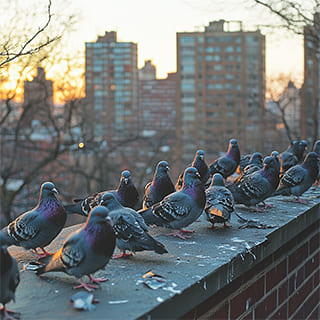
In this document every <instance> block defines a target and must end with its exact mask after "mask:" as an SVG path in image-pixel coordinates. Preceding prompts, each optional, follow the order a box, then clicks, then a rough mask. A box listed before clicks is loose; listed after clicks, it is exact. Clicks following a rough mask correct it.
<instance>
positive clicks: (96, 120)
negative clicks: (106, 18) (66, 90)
mask: <svg viewBox="0 0 320 320" xmlns="http://www.w3.org/2000/svg"><path fill="white" fill-rule="evenodd" d="M85 59H86V62H85V91H86V99H87V101H88V103H89V106H90V107H91V109H92V112H91V114H89V115H88V117H90V121H92V125H93V133H94V135H95V136H104V137H107V138H109V139H114V138H116V139H121V138H124V137H128V136H132V134H137V132H138V128H139V126H138V68H137V44H136V43H133V42H118V41H117V33H116V32H115V31H111V32H105V35H103V36H99V37H98V39H97V41H96V42H87V43H86V44H85Z"/></svg>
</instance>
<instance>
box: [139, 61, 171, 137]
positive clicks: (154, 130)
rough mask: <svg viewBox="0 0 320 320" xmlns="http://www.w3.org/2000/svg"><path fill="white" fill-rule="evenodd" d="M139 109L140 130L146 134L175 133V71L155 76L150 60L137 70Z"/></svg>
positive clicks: (164, 134)
mask: <svg viewBox="0 0 320 320" xmlns="http://www.w3.org/2000/svg"><path fill="white" fill-rule="evenodd" d="M139 109H140V119H141V130H143V132H145V133H146V134H148V133H149V134H157V135H158V136H163V137H164V136H166V137H168V138H169V137H171V138H172V137H173V136H174V135H175V110H176V73H168V75H167V78H164V79H157V78H156V67H155V66H154V65H152V63H151V61H150V60H147V61H145V65H144V66H143V67H142V68H141V69H140V70H139Z"/></svg>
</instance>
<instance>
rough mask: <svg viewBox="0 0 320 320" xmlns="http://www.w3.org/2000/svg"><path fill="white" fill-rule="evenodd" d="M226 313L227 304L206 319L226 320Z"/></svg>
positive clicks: (227, 310) (227, 309) (227, 311)
mask: <svg viewBox="0 0 320 320" xmlns="http://www.w3.org/2000/svg"><path fill="white" fill-rule="evenodd" d="M228 313H229V304H226V305H224V306H222V307H221V308H220V309H219V310H217V311H216V312H215V313H214V314H213V315H212V316H210V317H209V318H208V319H228Z"/></svg>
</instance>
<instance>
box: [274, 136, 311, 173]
mask: <svg viewBox="0 0 320 320" xmlns="http://www.w3.org/2000/svg"><path fill="white" fill-rule="evenodd" d="M307 147H308V144H307V142H306V141H305V140H294V141H292V142H291V144H290V145H289V146H288V148H287V150H285V151H283V152H281V153H280V157H279V159H280V165H281V172H282V173H283V172H286V171H287V170H288V169H289V168H291V167H293V166H295V165H296V164H298V163H299V162H301V160H302V158H303V153H304V151H305V150H306V149H307Z"/></svg>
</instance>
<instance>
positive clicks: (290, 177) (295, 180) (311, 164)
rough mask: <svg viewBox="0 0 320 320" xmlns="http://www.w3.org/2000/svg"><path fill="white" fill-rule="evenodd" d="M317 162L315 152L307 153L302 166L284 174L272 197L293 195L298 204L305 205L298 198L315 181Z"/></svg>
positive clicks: (317, 158)
mask: <svg viewBox="0 0 320 320" xmlns="http://www.w3.org/2000/svg"><path fill="white" fill-rule="evenodd" d="M318 160H319V156H318V155H317V154H316V153H315V152H309V153H308V154H307V155H306V158H305V160H304V161H303V163H302V164H297V165H295V166H293V167H291V168H290V169H289V170H287V171H286V172H285V173H284V175H283V176H282V177H281V180H280V183H279V187H278V189H277V191H276V192H275V193H274V195H275V196H276V195H284V196H290V195H293V196H295V197H297V201H298V202H301V203H306V202H305V201H304V200H303V199H300V196H301V195H302V194H303V193H304V192H305V191H307V190H308V189H309V188H310V187H311V186H312V184H313V183H314V182H315V181H316V179H317V177H318V174H319V167H318Z"/></svg>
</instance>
